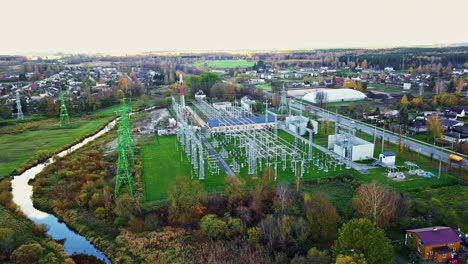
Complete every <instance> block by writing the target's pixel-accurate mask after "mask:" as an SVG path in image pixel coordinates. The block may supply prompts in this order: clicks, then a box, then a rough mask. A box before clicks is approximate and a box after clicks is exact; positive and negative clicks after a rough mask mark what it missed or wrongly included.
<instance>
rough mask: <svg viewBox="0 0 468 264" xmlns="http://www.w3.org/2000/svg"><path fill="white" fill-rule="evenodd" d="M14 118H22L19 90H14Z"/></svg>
mask: <svg viewBox="0 0 468 264" xmlns="http://www.w3.org/2000/svg"><path fill="white" fill-rule="evenodd" d="M16 110H17V111H16V118H17V119H19V120H23V119H24V114H23V109H22V108H21V100H20V95H19V91H16Z"/></svg>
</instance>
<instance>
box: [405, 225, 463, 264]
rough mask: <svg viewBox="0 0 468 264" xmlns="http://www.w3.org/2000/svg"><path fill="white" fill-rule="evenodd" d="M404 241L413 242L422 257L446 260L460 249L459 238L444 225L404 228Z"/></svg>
mask: <svg viewBox="0 0 468 264" xmlns="http://www.w3.org/2000/svg"><path fill="white" fill-rule="evenodd" d="M406 239H407V240H406V242H407V243H411V244H413V246H414V247H415V248H417V250H418V254H419V255H420V256H421V257H422V258H423V259H433V260H436V261H446V260H448V259H451V258H453V257H454V255H455V253H458V252H459V251H460V243H461V239H460V238H459V237H458V235H457V233H455V231H454V230H453V229H452V228H450V227H445V226H434V227H427V228H418V229H409V230H406Z"/></svg>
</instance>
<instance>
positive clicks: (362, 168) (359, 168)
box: [282, 129, 376, 174]
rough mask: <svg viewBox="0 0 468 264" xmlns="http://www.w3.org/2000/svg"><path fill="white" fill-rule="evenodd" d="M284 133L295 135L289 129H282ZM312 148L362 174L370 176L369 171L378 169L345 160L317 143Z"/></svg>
mask: <svg viewBox="0 0 468 264" xmlns="http://www.w3.org/2000/svg"><path fill="white" fill-rule="evenodd" d="M282 130H283V131H284V132H286V133H288V134H290V135H292V136H294V134H293V133H292V132H291V131H289V130H287V129H282ZM300 139H301V140H303V141H304V142H306V143H308V141H307V140H305V139H304V138H300ZM312 146H314V148H316V149H318V150H320V151H322V152H325V153H327V154H328V155H330V156H332V157H334V158H335V159H338V160H341V161H343V163H345V164H346V165H347V166H348V167H351V168H353V169H355V170H357V171H359V172H360V173H363V174H368V173H369V171H368V169H373V168H376V167H373V166H370V165H366V164H359V163H356V162H353V161H350V160H347V159H343V158H342V157H341V156H340V155H338V154H336V153H335V152H333V151H331V150H329V149H327V148H325V147H322V146H320V145H317V144H315V143H312Z"/></svg>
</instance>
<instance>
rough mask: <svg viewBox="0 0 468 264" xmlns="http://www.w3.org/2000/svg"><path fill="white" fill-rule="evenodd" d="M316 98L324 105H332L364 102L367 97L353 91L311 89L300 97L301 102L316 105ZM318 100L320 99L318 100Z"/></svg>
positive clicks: (344, 89) (345, 89)
mask: <svg viewBox="0 0 468 264" xmlns="http://www.w3.org/2000/svg"><path fill="white" fill-rule="evenodd" d="M317 97H319V98H320V97H322V98H323V99H321V100H322V102H324V103H325V102H326V103H334V102H350V101H361V100H365V99H366V98H367V96H366V95H365V94H364V93H362V92H360V91H357V90H354V89H347V88H343V89H325V88H320V89H313V90H311V92H309V93H307V94H305V95H304V96H303V97H302V100H305V101H308V102H311V103H314V104H315V103H317V99H319V98H317ZM319 100H320V99H319Z"/></svg>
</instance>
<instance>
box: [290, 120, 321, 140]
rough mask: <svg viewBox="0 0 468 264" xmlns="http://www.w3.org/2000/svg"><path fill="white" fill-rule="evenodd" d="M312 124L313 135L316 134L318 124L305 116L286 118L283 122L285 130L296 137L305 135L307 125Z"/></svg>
mask: <svg viewBox="0 0 468 264" xmlns="http://www.w3.org/2000/svg"><path fill="white" fill-rule="evenodd" d="M309 121H310V122H311V123H312V127H313V129H312V130H313V132H314V134H317V133H318V122H317V121H315V120H311V119H309V118H307V117H305V116H287V117H286V120H285V125H286V129H288V130H289V131H291V132H293V133H296V134H298V135H301V136H303V135H305V134H306V128H307V123H309Z"/></svg>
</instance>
